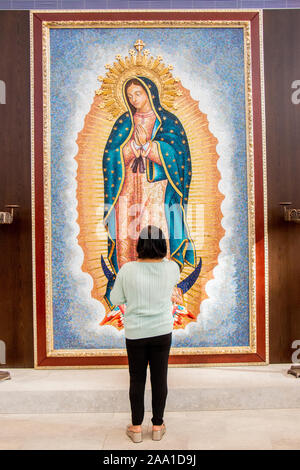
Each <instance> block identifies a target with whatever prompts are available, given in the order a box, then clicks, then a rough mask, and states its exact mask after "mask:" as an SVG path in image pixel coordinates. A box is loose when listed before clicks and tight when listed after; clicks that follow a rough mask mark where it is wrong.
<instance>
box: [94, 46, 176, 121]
mask: <svg viewBox="0 0 300 470" xmlns="http://www.w3.org/2000/svg"><path fill="white" fill-rule="evenodd" d="M144 46H145V44H144V42H143V41H141V39H138V40H137V41H136V42H135V44H134V47H135V49H130V51H129V56H126V57H125V58H123V57H122V56H121V55H117V56H116V59H117V62H114V63H113V64H112V65H110V64H106V65H105V68H106V69H107V70H108V72H107V73H106V75H105V77H102V76H99V77H98V80H99V82H101V83H102V85H101V87H100V88H99V89H98V90H96V92H95V93H96V95H101V97H102V102H101V103H100V105H99V106H100V107H101V108H105V109H106V111H107V113H108V116H109V119H113V118H117V117H118V116H119V115H120V114H122V113H123V112H125V111H126V110H127V109H126V106H125V103H124V100H123V96H122V89H123V84H124V82H125V81H126V80H128V79H129V78H131V77H132V78H134V77H136V76H143V77H147V78H150V80H152V81H153V82H154V83H155V85H156V86H157V89H158V93H159V96H160V101H161V104H162V106H163V107H166V108H167V109H176V104H175V100H176V97H177V96H180V95H181V94H182V92H181V91H180V90H178V89H177V87H178V83H179V79H178V78H174V77H173V76H172V74H171V72H170V71H171V70H172V69H173V66H172V65H168V66H165V65H164V63H163V62H162V57H161V56H157V57H156V58H154V57H152V56H150V51H149V50H148V49H145V50H143V48H144Z"/></svg>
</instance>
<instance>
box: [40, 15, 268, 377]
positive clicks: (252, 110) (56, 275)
mask: <svg viewBox="0 0 300 470" xmlns="http://www.w3.org/2000/svg"><path fill="white" fill-rule="evenodd" d="M146 16H147V17H145V14H144V12H141V11H132V12H128V11H126V12H125V11H121V12H120V11H119V12H103V11H94V12H93V11H84V12H61V11H59V12H58V11H57V12H51V13H44V12H42V11H41V12H32V13H31V28H32V33H33V34H32V37H33V38H34V39H33V40H32V56H31V59H32V60H31V67H32V69H31V70H32V111H33V112H32V116H33V122H32V124H33V129H34V132H33V150H34V152H33V159H34V164H33V183H34V187H33V214H34V218H33V239H34V247H35V250H34V286H35V289H34V301H35V346H36V347H35V367H38V368H43V367H127V364H128V362H127V354H126V347H125V336H124V320H125V319H126V302H124V303H123V304H121V305H114V304H113V302H112V300H111V298H110V293H111V290H112V288H113V286H114V282H115V279H116V276H117V274H118V272H119V270H120V269H121V267H122V266H123V265H124V264H126V263H128V262H131V261H135V260H136V259H137V257H138V255H137V250H136V246H137V241H138V237H139V234H140V233H141V231H142V229H143V228H144V227H146V226H147V225H152V226H155V227H159V228H160V229H161V230H162V232H163V234H164V235H165V238H166V242H167V254H166V258H167V259H169V260H173V261H175V262H176V263H177V264H178V267H179V270H180V281H179V282H178V284H177V285H176V286H175V288H174V292H173V296H172V302H171V299H170V314H171V315H172V317H173V335H172V347H171V352H170V358H169V364H170V366H174V367H179V366H200V365H214V364H227V365H228V364H245V365H247V364H266V363H268V347H267V344H268V341H267V337H268V312H267V305H268V302H267V300H268V282H267V255H266V254H267V223H266V221H267V214H266V162H265V159H266V157H265V138H264V105H263V74H262V61H263V51H262V37H261V35H262V27H261V24H262V18H261V11H257V10H253V11H252V10H250V11H245V12H243V11H213V10H211V11H203V10H202V11H193V12H184V11H172V12H166V11H163V12H162V11H151V12H149V11H148V12H147V15H146ZM137 282H138V280H137Z"/></svg>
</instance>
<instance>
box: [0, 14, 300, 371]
mask: <svg viewBox="0 0 300 470" xmlns="http://www.w3.org/2000/svg"><path fill="white" fill-rule="evenodd" d="M299 25H300V11H299V10H265V11H264V55H265V92H266V132H267V180H268V217H269V222H268V229H269V270H270V278H269V286H270V361H271V362H273V363H276V362H289V361H290V358H291V353H292V350H291V344H292V341H293V340H295V339H299V340H300V288H299V282H300V225H296V224H290V225H289V224H287V223H284V222H283V220H282V213H281V210H280V207H279V205H278V204H279V202H280V201H286V200H290V201H292V202H293V205H294V207H299V208H300V185H299V175H300V158H299V150H298V144H299V143H300V142H299V140H300V138H299V135H300V132H299V129H300V104H299V105H294V104H292V101H291V94H292V92H293V90H292V89H291V83H292V82H293V81H294V80H300V61H299V57H300V28H299ZM0 47H1V60H0V80H1V79H2V80H4V81H5V82H6V86H7V104H6V105H0V123H1V129H0V151H1V161H0V163H1V171H0V210H3V208H4V205H5V204H8V203H16V204H20V206H21V208H20V209H19V211H18V213H17V216H16V220H15V222H14V224H13V225H11V226H3V225H2V226H0V339H2V340H4V341H5V342H6V344H7V366H9V367H32V366H33V326H32V323H33V321H32V317H33V314H32V268H31V256H32V251H31V202H30V194H31V190H30V180H31V177H30V107H29V101H30V98H29V97H30V80H29V49H30V48H29V14H28V12H26V11H12V12H6V11H2V12H0ZM0 367H1V366H0Z"/></svg>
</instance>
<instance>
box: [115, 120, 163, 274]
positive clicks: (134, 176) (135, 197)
mask: <svg viewBox="0 0 300 470" xmlns="http://www.w3.org/2000/svg"><path fill="white" fill-rule="evenodd" d="M133 119H134V128H136V126H137V125H138V124H141V125H142V126H143V127H144V129H145V131H146V133H147V141H149V140H151V135H152V131H153V126H154V123H155V120H156V115H155V113H154V112H153V111H150V112H148V113H138V112H136V113H135V114H134V117H133ZM133 140H134V132H133V133H132V137H131V139H130V140H129V141H128V142H127V143H126V145H125V146H124V147H123V158H124V164H125V179H124V183H123V187H122V189H121V192H120V194H119V198H118V200H117V202H116V204H115V211H116V212H115V214H116V249H117V260H118V267H119V269H120V268H121V266H122V265H123V264H124V263H126V262H128V261H135V260H136V259H137V251H136V245H137V241H138V238H139V234H140V231H141V230H142V229H143V228H144V227H145V226H146V225H148V224H151V225H155V226H157V227H159V228H161V230H162V231H163V233H164V235H165V238H166V242H167V257H168V258H169V257H170V248H169V240H168V239H169V232H168V225H167V221H166V217H165V209H164V202H165V190H166V186H167V184H168V181H167V179H165V180H162V181H156V182H149V181H148V180H147V172H146V159H147V158H149V159H150V160H152V161H154V162H155V163H158V164H159V165H161V164H162V163H161V160H160V156H159V153H158V150H157V146H156V144H155V143H152V144H150V145H151V150H150V152H149V154H148V155H147V157H143V161H144V166H145V173H140V171H139V167H138V168H137V172H136V173H133V172H132V169H131V165H132V163H133V160H134V159H135V155H134V152H133V150H132V147H131V142H132V141H133Z"/></svg>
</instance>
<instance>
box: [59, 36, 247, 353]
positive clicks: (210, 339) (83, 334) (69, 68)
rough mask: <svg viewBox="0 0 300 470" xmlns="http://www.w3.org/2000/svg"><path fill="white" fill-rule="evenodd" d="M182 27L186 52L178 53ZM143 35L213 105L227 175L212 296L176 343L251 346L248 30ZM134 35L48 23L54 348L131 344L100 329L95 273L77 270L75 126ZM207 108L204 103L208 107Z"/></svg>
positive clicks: (177, 334) (212, 115) (121, 334)
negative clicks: (93, 290) (245, 67)
mask: <svg viewBox="0 0 300 470" xmlns="http://www.w3.org/2000/svg"><path fill="white" fill-rule="evenodd" d="M179 35H180V48H181V54H176V55H174V44H177V43H178V42H179ZM138 37H139V38H141V39H142V40H143V41H144V42H145V43H146V46H147V48H150V50H151V52H152V53H153V54H160V55H162V56H163V59H164V62H165V63H172V65H174V76H179V77H180V78H181V80H182V83H183V85H184V86H185V87H186V88H188V89H189V90H190V91H191V94H192V96H193V97H194V99H199V101H200V105H199V106H200V109H201V111H202V112H208V119H209V121H210V129H211V131H212V132H213V133H214V135H215V136H216V137H217V138H218V139H219V142H220V144H219V145H218V147H217V151H218V153H219V155H220V159H219V162H218V167H219V169H220V171H221V174H223V180H222V181H221V182H220V190H221V192H223V193H224V194H225V195H226V207H227V209H226V207H225V206H224V207H223V208H222V211H223V214H224V218H223V220H222V224H223V226H224V228H225V229H226V231H227V233H226V237H224V238H223V239H222V240H221V243H220V247H221V249H222V252H221V254H220V256H219V265H218V267H217V270H218V273H215V279H214V280H213V281H210V283H211V284H210V288H208V290H207V292H208V293H209V299H207V300H205V301H204V302H203V303H202V305H201V314H200V315H199V317H198V318H199V321H198V322H197V323H191V324H190V325H189V330H187V331H182V330H176V332H174V335H173V343H172V346H173V347H213V346H218V347H221V346H223V347H224V346H247V345H248V344H249V312H248V306H249V295H248V294H249V293H248V282H249V278H248V227H247V218H248V215H247V185H246V146H245V139H246V136H245V108H244V103H245V97H244V73H243V58H244V52H243V34H242V30H241V29H238V28H232V29H229V28H224V29H223V28H222V29H219V28H203V29H199V30H195V29H184V30H182V29H181V30H180V31H178V30H176V29H173V30H167V29H163V30H159V29H151V30H149V29H139V30H138ZM136 38H137V31H136V30H134V29H123V30H122V29H121V30H114V29H101V30H99V29H98V30H97V29H70V30H68V29H53V30H51V132H52V137H51V139H52V141H51V151H52V152H51V158H52V163H51V167H52V175H51V176H52V189H51V190H52V231H53V232H52V274H53V325H54V347H55V349H68V348H74V349H76V348H84V349H85V348H96V349H98V348H103V349H105V348H123V347H125V341H124V330H123V331H122V332H117V330H116V329H115V328H113V327H99V322H100V321H101V319H102V318H103V310H104V309H103V307H102V305H101V304H100V302H98V301H96V300H95V299H92V298H91V296H90V291H91V288H92V282H91V278H90V276H89V275H88V274H85V273H82V271H81V269H80V267H81V264H82V259H83V258H82V252H81V249H80V248H79V247H78V244H77V239H76V236H77V234H78V226H77V224H76V219H77V212H76V192H75V190H76V183H75V177H76V165H75V164H74V156H75V155H76V153H77V146H76V144H75V141H76V137H77V133H78V132H79V131H80V130H81V129H82V127H83V119H84V117H85V115H86V113H87V112H88V111H89V109H90V105H91V102H92V100H93V96H94V90H95V89H96V88H97V86H98V85H97V76H98V75H99V74H104V73H105V69H104V65H105V63H108V62H112V59H113V58H114V57H115V55H116V54H117V53H120V54H122V55H124V54H127V53H128V50H129V49H130V48H131V47H132V44H133V43H134V42H135V40H136ZM191 58H193V59H192V60H191ZM206 86H207V87H208V89H207V90H208V92H209V93H210V95H209V96H210V97H211V98H210V102H208V101H207V96H208V92H206V91H205V92H204V90H205V87H206ZM201 103H203V104H201ZM205 106H206V107H207V109H203V108H205ZM223 134H224V135H223ZM226 135H227V137H226ZM228 135H229V140H228ZM226 139H227V142H226ZM99 158H101V156H100V157H99ZM226 175H230V176H226ZM228 204H229V208H228ZM230 204H231V206H230ZM230 207H231V209H230ZM236 207H238V211H236V210H235V208H236ZM208 284H209V283H208Z"/></svg>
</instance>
